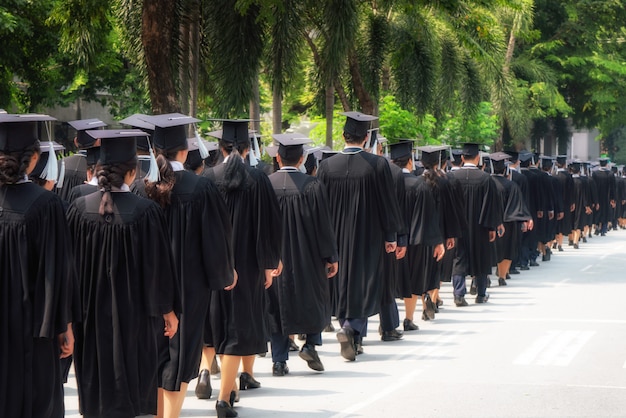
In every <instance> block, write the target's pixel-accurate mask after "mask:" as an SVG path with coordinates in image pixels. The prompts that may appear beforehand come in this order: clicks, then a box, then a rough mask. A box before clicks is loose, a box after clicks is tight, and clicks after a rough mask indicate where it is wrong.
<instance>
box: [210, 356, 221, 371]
mask: <svg viewBox="0 0 626 418" xmlns="http://www.w3.org/2000/svg"><path fill="white" fill-rule="evenodd" d="M219 372H220V366H219V365H218V364H217V356H216V357H213V361H212V362H211V374H219Z"/></svg>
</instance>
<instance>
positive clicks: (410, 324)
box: [402, 318, 420, 331]
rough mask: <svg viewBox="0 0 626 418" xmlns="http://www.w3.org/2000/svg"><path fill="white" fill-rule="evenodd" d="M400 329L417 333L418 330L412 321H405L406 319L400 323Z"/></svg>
mask: <svg viewBox="0 0 626 418" xmlns="http://www.w3.org/2000/svg"><path fill="white" fill-rule="evenodd" d="M402 327H403V328H404V330H405V331H417V330H419V329H420V327H418V326H417V325H415V324H414V323H413V321H411V320H410V319H406V318H405V319H404V321H403V322H402Z"/></svg>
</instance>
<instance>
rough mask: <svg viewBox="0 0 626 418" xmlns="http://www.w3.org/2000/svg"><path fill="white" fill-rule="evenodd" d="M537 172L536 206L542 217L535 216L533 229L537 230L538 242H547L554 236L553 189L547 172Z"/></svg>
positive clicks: (555, 208) (554, 210)
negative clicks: (537, 195)
mask: <svg viewBox="0 0 626 418" xmlns="http://www.w3.org/2000/svg"><path fill="white" fill-rule="evenodd" d="M536 174H537V183H536V187H537V193H538V194H539V195H540V196H541V198H540V200H539V202H541V203H540V205H539V206H537V210H538V211H542V212H543V217H541V218H537V221H536V223H535V229H536V230H537V239H538V241H539V242H542V243H547V242H548V241H551V240H552V239H553V238H554V230H555V228H554V225H555V224H556V215H557V207H556V205H555V191H554V186H553V184H552V180H551V177H550V175H549V174H548V173H546V172H545V171H541V170H536ZM549 212H553V213H554V217H553V218H552V219H549Z"/></svg>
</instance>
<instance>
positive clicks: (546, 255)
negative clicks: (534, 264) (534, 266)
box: [541, 253, 550, 261]
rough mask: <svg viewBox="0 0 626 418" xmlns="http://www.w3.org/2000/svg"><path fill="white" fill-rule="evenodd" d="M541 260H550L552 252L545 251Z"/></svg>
mask: <svg viewBox="0 0 626 418" xmlns="http://www.w3.org/2000/svg"><path fill="white" fill-rule="evenodd" d="M541 261H550V254H549V253H545V254H544V255H542V256H541Z"/></svg>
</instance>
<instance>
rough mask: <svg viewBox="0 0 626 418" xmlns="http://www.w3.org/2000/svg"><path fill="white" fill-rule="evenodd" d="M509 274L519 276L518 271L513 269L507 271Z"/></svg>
mask: <svg viewBox="0 0 626 418" xmlns="http://www.w3.org/2000/svg"><path fill="white" fill-rule="evenodd" d="M509 274H519V270H517V269H515V268H511V269H509Z"/></svg>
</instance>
